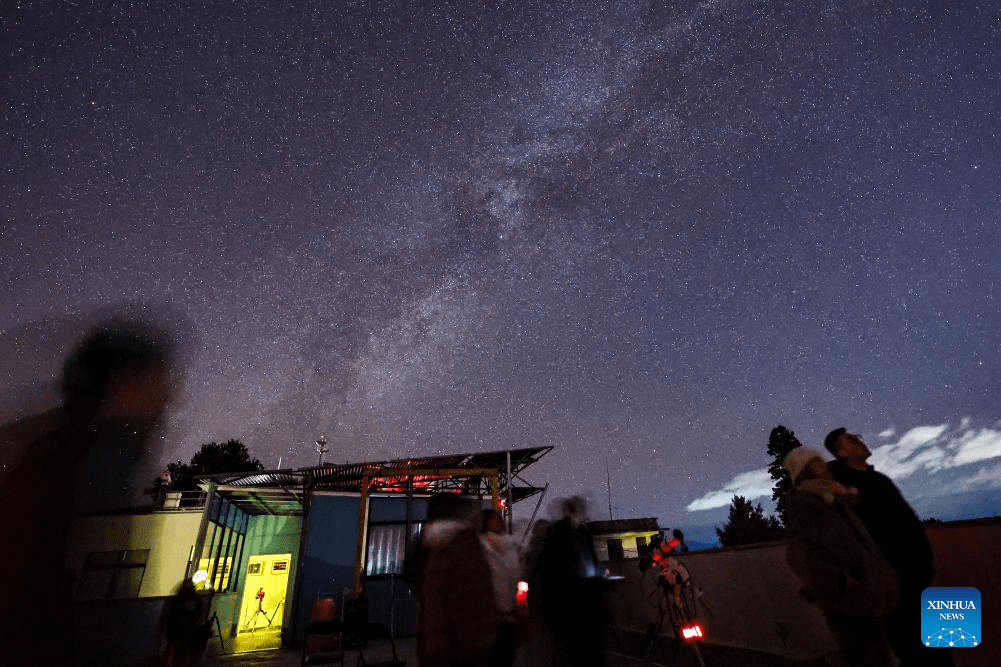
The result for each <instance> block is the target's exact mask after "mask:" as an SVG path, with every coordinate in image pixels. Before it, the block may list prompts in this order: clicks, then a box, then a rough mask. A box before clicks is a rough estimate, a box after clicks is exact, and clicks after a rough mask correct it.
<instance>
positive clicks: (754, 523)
mask: <svg viewBox="0 0 1001 667" xmlns="http://www.w3.org/2000/svg"><path fill="white" fill-rule="evenodd" d="M716 536H717V537H719V543H720V544H722V545H723V546H724V547H734V546H738V545H741V544H757V543H759V542H773V541H775V540H781V539H782V538H783V537H784V536H785V529H784V528H783V527H782V524H781V523H780V522H779V520H778V518H776V517H775V516H765V511H764V510H763V509H762V507H761V505H760V504H758V505H757V506H754V505H752V504H751V501H749V500H747V499H746V498H744V497H743V496H734V497H733V501H732V502H731V503H730V515H729V516H728V517H727V522H726V523H725V524H723V527H722V528H717V529H716Z"/></svg>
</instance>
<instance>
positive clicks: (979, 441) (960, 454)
mask: <svg viewBox="0 0 1001 667" xmlns="http://www.w3.org/2000/svg"><path fill="white" fill-rule="evenodd" d="M953 446H955V447H956V453H955V456H953V459H952V464H951V465H950V466H949V467H953V466H961V465H966V464H967V463H976V462H977V461H984V460H987V459H993V458H997V457H999V456H1001V431H995V430H993V429H989V428H985V429H981V430H979V431H968V432H966V433H964V434H963V435H962V436H961V437H960V438H958V439H957V441H956V442H955V443H954V444H953Z"/></svg>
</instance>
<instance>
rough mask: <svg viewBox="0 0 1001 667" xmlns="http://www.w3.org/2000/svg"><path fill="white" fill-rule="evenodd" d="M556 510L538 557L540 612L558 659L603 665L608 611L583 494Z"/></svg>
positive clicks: (575, 664)
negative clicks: (587, 527) (553, 521)
mask: <svg viewBox="0 0 1001 667" xmlns="http://www.w3.org/2000/svg"><path fill="white" fill-rule="evenodd" d="M560 511H561V514H562V518H561V519H560V520H559V521H556V522H555V523H553V524H552V526H550V528H549V531H548V533H547V534H546V537H545V542H544V543H543V546H542V553H541V554H540V557H539V562H538V568H539V577H538V579H539V588H540V589H541V590H540V591H538V593H539V594H540V596H541V605H540V612H541V616H542V619H543V622H544V623H545V625H546V627H547V628H548V630H549V632H550V634H551V637H552V640H553V644H554V648H555V653H556V655H555V658H556V661H557V664H559V665H568V666H573V667H581V666H584V667H603V665H604V664H605V642H604V636H603V633H604V626H605V623H606V622H607V621H608V615H609V614H608V610H607V609H606V608H605V604H604V600H603V598H602V588H603V584H604V567H602V566H600V565H599V563H598V559H597V557H596V556H595V553H594V541H593V537H592V535H591V533H590V532H588V530H587V529H586V528H585V527H584V519H585V517H586V506H585V503H584V499H583V498H580V497H576V496H575V497H572V498H567V499H565V500H563V501H562V503H561V505H560ZM530 594H532V592H531V591H530Z"/></svg>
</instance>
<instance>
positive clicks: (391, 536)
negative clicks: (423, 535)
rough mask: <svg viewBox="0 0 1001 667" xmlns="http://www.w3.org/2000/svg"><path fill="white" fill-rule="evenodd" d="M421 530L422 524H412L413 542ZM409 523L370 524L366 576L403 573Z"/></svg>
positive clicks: (411, 535) (411, 541)
mask: <svg viewBox="0 0 1001 667" xmlns="http://www.w3.org/2000/svg"><path fill="white" fill-rule="evenodd" d="M420 532H421V524H420V523H418V522H412V523H411V524H410V540H409V542H410V543H411V544H413V543H414V542H415V541H416V540H417V537H418V536H419V535H420ZM406 535H407V524H406V523H385V524H374V525H370V526H369V530H368V558H367V559H366V563H365V574H366V576H369V577H373V576H378V575H385V574H403V561H404V560H405V559H406V555H407V542H408V540H407V539H406Z"/></svg>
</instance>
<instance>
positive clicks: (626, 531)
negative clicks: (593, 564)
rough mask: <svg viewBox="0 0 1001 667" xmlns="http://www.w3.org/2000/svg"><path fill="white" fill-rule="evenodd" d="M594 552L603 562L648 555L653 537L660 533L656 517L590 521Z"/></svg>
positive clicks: (588, 525)
mask: <svg viewBox="0 0 1001 667" xmlns="http://www.w3.org/2000/svg"><path fill="white" fill-rule="evenodd" d="M587 529H588V530H589V531H591V535H592V536H593V538H594V552H595V554H596V555H597V556H598V560H599V561H602V562H606V563H607V562H616V561H620V560H625V559H627V558H642V557H643V556H645V555H646V548H647V545H648V544H650V540H651V538H653V537H654V536H655V535H659V534H660V531H661V529H660V526H659V525H657V519H656V518H645V519H615V520H612V521H589V522H588V523H587Z"/></svg>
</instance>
